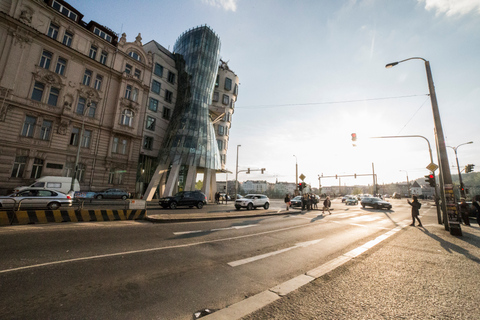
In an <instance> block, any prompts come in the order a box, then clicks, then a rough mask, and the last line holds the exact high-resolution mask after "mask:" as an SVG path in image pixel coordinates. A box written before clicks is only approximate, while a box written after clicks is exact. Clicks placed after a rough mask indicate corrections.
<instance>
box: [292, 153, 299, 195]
mask: <svg viewBox="0 0 480 320" xmlns="http://www.w3.org/2000/svg"><path fill="white" fill-rule="evenodd" d="M293 156H294V157H295V195H297V192H298V162H297V156H296V155H293Z"/></svg>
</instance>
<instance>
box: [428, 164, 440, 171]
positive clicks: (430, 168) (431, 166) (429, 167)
mask: <svg viewBox="0 0 480 320" xmlns="http://www.w3.org/2000/svg"><path fill="white" fill-rule="evenodd" d="M427 169H428V170H430V171H431V172H435V170H437V169H438V166H437V165H436V164H435V163H433V162H432V163H430V164H429V165H428V166H427Z"/></svg>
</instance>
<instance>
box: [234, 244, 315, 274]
mask: <svg viewBox="0 0 480 320" xmlns="http://www.w3.org/2000/svg"><path fill="white" fill-rule="evenodd" d="M322 240H323V239H317V240H312V241H306V242H300V243H297V244H296V245H294V246H293V247H289V248H285V249H281V250H277V251H273V252H269V253H264V254H261V255H258V256H254V257H250V258H246V259H241V260H237V261H232V262H229V263H228V265H229V266H231V267H237V266H240V265H242V264H246V263H250V262H254V261H257V260H261V259H265V258H268V257H271V256H275V255H277V254H280V253H284V252H287V251H290V250H292V249H297V248H305V247H308V246H311V245H313V244H317V243H319V242H320V241H322Z"/></svg>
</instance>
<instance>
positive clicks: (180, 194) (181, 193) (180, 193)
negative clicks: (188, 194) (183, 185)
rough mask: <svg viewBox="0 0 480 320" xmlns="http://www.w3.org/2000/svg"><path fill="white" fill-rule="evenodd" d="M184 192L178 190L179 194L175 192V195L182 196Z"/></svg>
mask: <svg viewBox="0 0 480 320" xmlns="http://www.w3.org/2000/svg"><path fill="white" fill-rule="evenodd" d="M183 194H184V192H178V193H177V194H175V197H181V196H183Z"/></svg>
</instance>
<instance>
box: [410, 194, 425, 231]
mask: <svg viewBox="0 0 480 320" xmlns="http://www.w3.org/2000/svg"><path fill="white" fill-rule="evenodd" d="M412 199H413V201H412V202H410V200H408V199H407V202H408V204H409V205H411V206H412V224H411V226H412V227H415V219H417V220H418V226H419V227H422V221H420V218H419V217H418V216H419V215H420V211H419V210H420V207H421V206H422V204H421V203H420V202H418V198H417V196H412Z"/></svg>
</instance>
